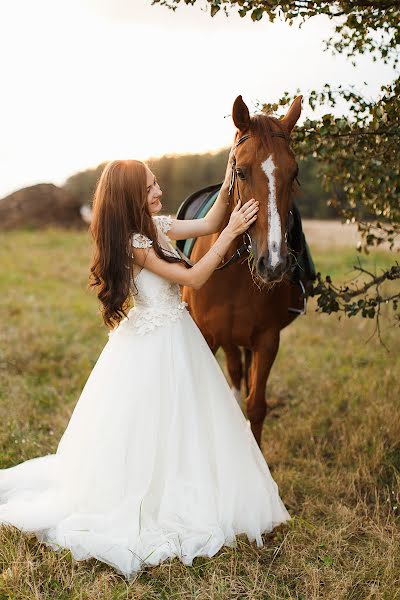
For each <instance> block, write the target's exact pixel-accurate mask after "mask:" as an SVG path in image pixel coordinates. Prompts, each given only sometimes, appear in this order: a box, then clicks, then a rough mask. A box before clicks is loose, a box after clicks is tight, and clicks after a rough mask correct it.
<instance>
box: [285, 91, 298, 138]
mask: <svg viewBox="0 0 400 600" xmlns="http://www.w3.org/2000/svg"><path fill="white" fill-rule="evenodd" d="M302 100H303V96H297V98H295V99H294V100H293V102H292V104H291V105H290V108H289V110H288V111H287V113H286V115H285V116H284V117H283V118H282V119H281V121H282V123H283V124H284V125H285V126H286V127H287V130H288V131H289V133H290V132H291V131H292V129H293V127H294V126H295V125H296V123H297V121H298V120H299V117H300V114H301V102H302Z"/></svg>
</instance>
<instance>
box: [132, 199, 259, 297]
mask: <svg viewBox="0 0 400 600" xmlns="http://www.w3.org/2000/svg"><path fill="white" fill-rule="evenodd" d="M257 212H258V204H257V203H255V202H254V201H253V200H249V201H248V202H246V204H244V205H243V206H242V207H240V202H238V204H237V205H236V206H235V208H234V210H233V212H232V215H231V218H230V220H229V223H228V225H227V226H226V227H225V229H224V230H223V231H222V233H221V235H220V236H219V237H218V239H217V241H216V242H215V243H214V244H213V246H211V248H210V250H209V251H208V252H207V253H206V254H205V255H204V256H203V257H202V258H201V259H200V260H199V261H198V262H197V263H196V264H195V265H194V266H193V267H192V268H190V269H187V268H186V267H185V266H184V265H183V264H181V263H178V262H176V263H169V262H167V261H165V260H162V259H161V258H159V257H158V256H157V254H156V253H155V252H154V250H153V249H152V248H133V258H134V261H135V263H136V264H137V265H139V266H140V267H146V269H148V270H149V271H152V272H153V273H156V274H157V275H160V276H161V277H164V278H165V279H168V280H169V281H173V282H175V283H179V284H180V285H186V286H188V287H192V288H195V289H199V288H200V287H201V286H202V285H203V284H204V283H205V282H206V281H207V279H209V277H210V276H211V275H212V273H213V272H214V271H215V269H216V267H217V266H218V265H219V263H220V262H221V261H222V259H223V257H224V255H225V254H226V252H227V250H228V248H229V246H230V245H231V243H232V242H233V240H234V239H235V238H236V237H237V236H238V235H240V234H242V233H243V232H244V231H246V229H248V228H249V227H250V225H251V224H252V223H254V221H255V220H256V219H257ZM244 217H246V218H247V221H245V220H244ZM168 233H169V232H168Z"/></svg>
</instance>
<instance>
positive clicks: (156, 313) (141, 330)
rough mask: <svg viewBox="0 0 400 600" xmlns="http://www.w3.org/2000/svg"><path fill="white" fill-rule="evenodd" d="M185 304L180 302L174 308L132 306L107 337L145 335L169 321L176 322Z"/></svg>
mask: <svg viewBox="0 0 400 600" xmlns="http://www.w3.org/2000/svg"><path fill="white" fill-rule="evenodd" d="M186 306H187V302H185V301H184V300H181V301H180V302H179V303H178V304H176V305H175V306H170V307H168V308H167V307H158V308H147V307H141V306H134V307H133V308H131V310H130V311H129V312H128V317H125V318H124V319H122V321H121V322H120V323H119V325H118V327H116V328H115V329H113V330H112V331H110V332H109V333H108V337H109V338H112V337H113V336H115V335H116V334H118V335H120V334H121V333H123V332H125V333H135V335H145V334H146V333H148V332H149V331H153V330H154V329H156V327H160V326H162V325H165V324H166V323H168V322H170V321H177V320H178V319H181V318H182V317H183V313H184V310H185V308H186Z"/></svg>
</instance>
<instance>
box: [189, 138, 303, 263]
mask: <svg viewBox="0 0 400 600" xmlns="http://www.w3.org/2000/svg"><path fill="white" fill-rule="evenodd" d="M271 136H272V137H281V138H284V139H285V140H286V141H287V142H288V143H289V136H288V135H287V134H286V133H284V132H283V131H272V132H271ZM250 137H251V135H250V133H246V134H245V135H242V137H241V138H239V139H238V141H237V142H236V144H235V145H234V147H233V150H236V148H237V147H238V146H240V144H243V142H245V141H246V140H248V139H249V138H250ZM235 183H236V195H237V199H236V203H235V204H237V203H238V202H239V200H241V198H240V190H239V181H238V178H237V173H236V157H235V155H234V156H233V161H232V170H231V177H230V181H229V189H228V195H229V196H234V187H235ZM290 216H291V218H292V219H293V212H292V211H291V210H290V211H289V214H288V221H289V217H290ZM287 236H288V227H287V223H286V231H285V241H287ZM245 252H247V253H250V252H251V237H250V235H249V234H248V233H247V231H245V232H244V234H243V244H242V245H241V246H239V248H238V249H237V250H236V252H235V253H234V254H232V256H231V257H230V258H229V259H228V260H227V261H226V262H224V263H223V264H222V265H221V266H219V267H217V268H216V269H215V271H221V270H222V269H226V268H227V267H229V266H230V265H232V264H233V263H235V262H237V261H238V260H239V258H241V257H242V256H243V254H244V253H245ZM179 254H180V255H181V258H182V259H183V260H184V261H185V262H186V263H187V264H188V265H190V266H191V267H192V266H193V263H192V262H191V261H190V260H189V259H188V258H187V257H186V256H185V255H184V254H183V253H181V252H179Z"/></svg>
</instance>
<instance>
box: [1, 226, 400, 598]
mask: <svg viewBox="0 0 400 600" xmlns="http://www.w3.org/2000/svg"><path fill="white" fill-rule="evenodd" d="M313 249H314V258H315V261H316V264H317V268H318V269H319V270H322V271H325V272H326V269H329V270H330V271H331V272H332V273H333V275H334V276H336V277H342V278H346V277H348V276H349V269H350V268H351V265H352V264H353V263H354V259H355V252H354V253H353V252H352V251H351V249H342V250H340V251H339V249H337V250H338V251H337V252H332V250H331V249H330V248H329V247H328V248H326V249H324V248H320V247H319V246H318V245H317V244H316V245H315V246H313ZM377 256H378V258H377V263H376V266H377V268H378V267H379V265H382V266H383V265H384V264H386V263H387V262H388V261H389V260H390V259H391V257H390V256H389V255H388V254H386V253H384V252H381V253H380V254H379V255H377ZM88 260H89V252H88V239H87V236H86V234H84V233H79V234H77V233H71V232H70V233H67V232H60V231H54V230H49V231H47V232H45V233H33V232H32V233H31V232H15V233H9V234H7V235H4V238H3V243H2V249H1V261H2V265H3V267H4V268H3V270H2V272H1V273H0V287H1V294H2V300H3V302H2V305H1V308H0V316H1V322H2V328H1V330H0V339H1V343H0V348H1V356H0V467H6V466H10V465H13V464H17V463H18V462H21V461H22V460H25V459H27V458H30V457H33V456H39V455H42V454H45V453H48V452H53V451H55V449H56V447H57V443H58V440H59V438H60V436H61V434H62V432H63V430H64V428H65V426H66V424H67V422H68V419H69V416H70V414H71V411H72V408H73V406H74V404H75V402H76V400H77V398H78V397H79V393H80V390H81V388H82V386H83V384H84V382H85V380H86V378H87V376H88V373H89V372H90V370H91V368H92V366H93V365H94V363H95V361H96V358H97V356H98V355H99V353H100V351H101V349H102V347H103V346H104V344H105V342H106V332H105V330H104V329H103V327H102V326H101V323H100V319H99V317H98V315H97V314H96V302H95V299H94V298H93V297H92V296H91V295H90V294H89V292H87V291H85V286H86V277H87V266H88ZM368 260H369V262H368V265H369V267H371V266H373V265H372V263H373V261H374V260H375V259H374V258H372V257H370V258H369V259H368ZM314 309H315V304H313V302H310V304H309V308H308V315H307V316H305V317H300V318H299V319H297V321H296V322H295V323H293V324H292V325H291V326H290V327H289V328H287V329H286V330H284V331H283V333H282V343H281V348H280V351H279V354H278V357H277V360H276V363H275V365H274V368H273V371H272V374H271V377H270V381H269V384H268V389H267V399H268V405H269V415H268V418H267V422H266V425H265V428H264V435H263V448H264V452H265V455H266V458H267V460H268V463H269V465H270V467H271V470H272V471H273V475H274V477H275V479H276V480H277V482H278V484H279V487H280V490H281V495H282V498H283V499H284V501H285V503H286V505H287V506H288V508H289V510H290V512H291V514H292V516H293V519H292V521H291V522H290V524H289V525H288V526H286V527H281V528H279V529H277V530H275V531H274V532H273V533H272V534H270V535H268V536H265V545H264V547H263V548H260V549H258V548H256V547H255V546H254V545H252V544H249V543H248V542H247V541H246V540H245V539H239V540H238V544H237V547H236V548H224V549H222V550H221V551H220V552H219V553H218V554H217V555H216V556H215V557H213V558H212V559H207V558H198V559H196V560H195V561H194V564H193V566H192V567H185V566H183V565H182V564H181V563H180V562H179V561H178V560H174V561H172V562H170V563H164V564H162V565H161V566H159V567H156V568H151V569H148V570H146V571H144V572H143V573H141V574H140V575H138V577H137V578H136V579H135V580H134V581H132V582H131V584H130V585H128V584H127V583H126V582H125V581H124V579H123V578H122V577H120V576H119V575H118V574H117V573H116V572H115V571H114V570H113V569H112V568H110V567H108V566H106V565H104V564H102V563H100V562H98V561H96V560H91V561H85V562H76V561H73V560H72V559H71V556H70V554H69V552H68V551H63V552H61V553H56V552H54V551H53V550H52V549H50V548H48V547H46V546H43V545H41V544H39V542H37V540H36V538H35V537H34V536H32V535H26V534H22V533H21V532H19V531H18V530H17V529H15V528H13V527H2V528H0V600H6V599H7V600H8V599H12V600H14V599H15V600H25V599H26V600H28V599H29V600H31V599H37V600H44V599H51V600H64V599H65V600H66V599H68V600H69V599H71V600H72V599H73V600H75V599H76V600H78V599H79V600H86V599H87V600H93V599H99V600H100V599H101V600H108V599H110V600H111V599H112V600H117V599H118V600H122V599H135V600H136V599H146V600H147V599H149V600H150V599H170V598H177V599H178V598H179V599H181V598H184V599H188V598H193V599H196V600H206V599H207V600H208V599H214V600H217V599H218V600H219V599H221V600H222V599H227V598H232V599H233V598H235V599H236V598H240V599H248V600H250V599H263V600H264V599H265V600H267V599H268V600H273V599H274V600H275V599H279V600H280V599H289V598H290V599H303V600H314V599H315V600H317V599H320V598H324V599H325V598H326V599H331V600H342V599H343V600H364V599H369V598H371V599H382V600H395V599H396V598H400V592H399V588H400V586H399V584H400V552H399V550H400V548H399V517H398V513H399V509H398V506H399V505H398V502H399V500H400V499H399V482H400V433H399V423H400V414H399V413H400V408H399V402H398V400H399V387H400V385H399V373H400V352H399V349H400V343H399V339H398V329H395V328H393V326H392V321H391V320H390V315H388V314H385V315H384V321H383V323H382V324H383V336H384V339H385V341H386V343H387V344H388V346H389V347H390V349H391V352H390V353H387V352H386V350H385V349H384V348H383V347H382V346H381V345H380V344H379V342H378V340H377V339H376V338H373V339H372V340H371V341H370V342H369V343H368V344H366V343H365V340H366V339H367V338H368V336H369V334H370V333H371V329H372V326H373V324H372V323H371V322H370V321H367V320H360V319H351V320H349V319H345V320H341V321H338V319H337V318H336V317H335V316H331V317H328V316H325V315H320V314H318V313H316V312H315V310H314ZM218 357H219V358H220V355H218Z"/></svg>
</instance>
